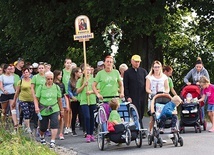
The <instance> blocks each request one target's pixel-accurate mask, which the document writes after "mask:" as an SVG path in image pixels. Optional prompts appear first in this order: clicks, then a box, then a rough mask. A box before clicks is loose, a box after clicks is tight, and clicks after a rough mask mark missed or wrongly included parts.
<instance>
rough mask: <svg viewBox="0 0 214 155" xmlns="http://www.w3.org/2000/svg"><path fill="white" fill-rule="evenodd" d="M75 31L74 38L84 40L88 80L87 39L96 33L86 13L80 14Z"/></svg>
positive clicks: (85, 70) (85, 72) (76, 20)
mask: <svg viewBox="0 0 214 155" xmlns="http://www.w3.org/2000/svg"><path fill="white" fill-rule="evenodd" d="M75 31H76V35H74V40H79V42H83V55H84V74H85V78H86V81H88V76H87V69H86V64H87V61H86V44H85V42H86V41H89V39H91V38H94V34H93V33H91V26H90V20H89V18H88V17H87V16H85V15H80V16H78V17H77V18H76V19H75ZM87 91H88V86H87V87H86V92H87ZM87 102H88V104H89V96H88V95H87Z"/></svg>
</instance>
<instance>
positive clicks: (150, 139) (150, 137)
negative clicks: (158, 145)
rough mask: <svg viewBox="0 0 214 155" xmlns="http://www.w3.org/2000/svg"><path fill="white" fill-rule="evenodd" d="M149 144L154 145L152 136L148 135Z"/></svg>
mask: <svg viewBox="0 0 214 155" xmlns="http://www.w3.org/2000/svg"><path fill="white" fill-rule="evenodd" d="M148 144H149V145H152V135H148Z"/></svg>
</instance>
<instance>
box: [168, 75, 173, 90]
mask: <svg viewBox="0 0 214 155" xmlns="http://www.w3.org/2000/svg"><path fill="white" fill-rule="evenodd" d="M168 81H169V88H170V89H171V88H173V87H174V85H173V82H172V79H171V78H170V77H168Z"/></svg>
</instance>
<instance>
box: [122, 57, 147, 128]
mask: <svg viewBox="0 0 214 155" xmlns="http://www.w3.org/2000/svg"><path fill="white" fill-rule="evenodd" d="M140 62H141V57H140V56H139V55H133V56H132V58H131V64H132V67H131V68H129V69H128V70H126V71H125V73H124V78H123V84H124V94H125V98H126V100H127V101H128V102H131V103H132V104H134V105H135V106H136V108H137V110H138V114H139V122H140V125H141V128H143V123H142V119H143V116H144V109H145V101H146V99H145V98H146V90H145V85H146V76H147V74H148V72H147V71H146V70H145V69H144V68H142V67H140Z"/></svg>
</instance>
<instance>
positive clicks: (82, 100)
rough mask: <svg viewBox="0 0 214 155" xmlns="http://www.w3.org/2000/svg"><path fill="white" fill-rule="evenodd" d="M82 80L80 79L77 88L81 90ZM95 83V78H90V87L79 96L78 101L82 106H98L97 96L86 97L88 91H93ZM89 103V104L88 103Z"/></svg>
mask: <svg viewBox="0 0 214 155" xmlns="http://www.w3.org/2000/svg"><path fill="white" fill-rule="evenodd" d="M82 78H83V77H81V78H80V79H78V81H77V84H76V88H80V87H81V86H82V83H84V82H82ZM93 82H94V78H93V77H92V76H90V77H89V79H88V86H87V87H84V89H83V90H82V92H81V93H79V94H78V100H79V101H80V105H86V104H88V105H94V104H96V95H95V94H90V95H89V96H88V95H86V89H87V90H88V91H90V90H92V83H93ZM88 101H89V103H88Z"/></svg>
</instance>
